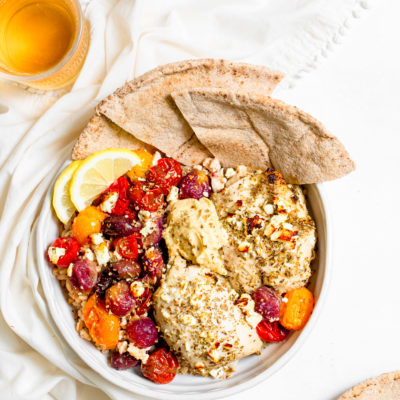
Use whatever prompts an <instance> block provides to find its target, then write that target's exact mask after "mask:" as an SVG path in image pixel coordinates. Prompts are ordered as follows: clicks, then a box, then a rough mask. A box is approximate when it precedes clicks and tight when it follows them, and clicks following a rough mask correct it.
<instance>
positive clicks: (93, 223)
mask: <svg viewBox="0 0 400 400" xmlns="http://www.w3.org/2000/svg"><path fill="white" fill-rule="evenodd" d="M106 217H107V214H105V213H103V212H102V211H101V210H99V209H98V208H96V207H93V206H89V207H86V208H85V209H84V210H82V211H81V212H80V213H79V214H78V215H77V216H76V217H75V219H74V222H73V223H72V234H73V235H74V237H75V238H76V239H77V240H78V242H79V243H80V244H84V243H86V241H87V240H88V237H89V236H90V235H92V234H93V233H99V232H100V231H101V223H102V222H103V221H104V220H105V219H106Z"/></svg>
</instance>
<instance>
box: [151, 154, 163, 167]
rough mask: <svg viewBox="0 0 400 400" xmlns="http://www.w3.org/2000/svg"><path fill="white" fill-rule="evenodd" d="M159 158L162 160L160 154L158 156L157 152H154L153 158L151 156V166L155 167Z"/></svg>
mask: <svg viewBox="0 0 400 400" xmlns="http://www.w3.org/2000/svg"><path fill="white" fill-rule="evenodd" d="M161 158H162V156H161V154H160V153H159V152H158V151H156V152H155V153H154V156H153V161H152V164H153V165H157V163H158V160H160V159H161Z"/></svg>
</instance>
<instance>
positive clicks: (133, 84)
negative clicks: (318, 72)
mask: <svg viewBox="0 0 400 400" xmlns="http://www.w3.org/2000/svg"><path fill="white" fill-rule="evenodd" d="M203 68H204V69H208V70H221V71H222V72H223V71H225V72H224V73H231V74H232V77H239V76H240V77H242V78H243V79H248V78H249V77H251V76H257V77H258V79H260V80H261V79H265V83H266V84H267V83H268V86H266V87H265V88H264V90H265V92H266V93H267V94H271V93H272V91H273V90H274V89H275V87H276V86H277V85H278V84H279V82H280V81H281V80H282V79H283V78H284V76H285V75H284V74H283V73H282V72H279V71H277V70H274V69H271V68H268V67H265V66H263V65H253V64H247V63H240V62H233V61H228V60H224V59H214V58H201V59H193V60H182V61H177V62H173V63H169V64H164V65H160V66H159V67H156V68H154V69H152V70H150V71H148V72H145V73H144V74H142V75H140V76H139V77H137V78H135V79H133V80H132V81H129V82H127V83H126V84H125V85H124V86H122V87H120V88H119V89H117V90H116V91H115V92H114V93H112V94H111V95H109V96H108V97H106V98H105V99H104V100H103V101H101V102H100V103H99V105H98V106H97V108H96V112H98V113H103V111H104V110H105V109H106V107H107V104H108V103H109V102H110V101H111V102H113V100H114V98H115V97H120V98H121V97H124V96H126V95H127V94H129V93H133V92H135V91H137V90H139V89H143V88H145V87H148V86H150V85H151V84H153V83H154V82H155V81H156V80H157V79H161V78H163V77H164V76H167V75H174V74H179V73H182V72H186V71H188V70H193V69H203ZM234 79H235V78H234Z"/></svg>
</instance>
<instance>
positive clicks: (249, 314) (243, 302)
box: [235, 293, 262, 328]
mask: <svg viewBox="0 0 400 400" xmlns="http://www.w3.org/2000/svg"><path fill="white" fill-rule="evenodd" d="M235 304H236V305H237V306H238V307H239V308H240V309H241V310H242V312H243V314H244V316H245V319H246V321H247V323H248V324H249V325H250V326H251V327H252V328H255V327H256V326H257V325H258V323H259V322H260V321H261V320H262V316H261V315H260V314H258V313H256V312H255V311H254V306H255V304H254V300H253V299H252V298H251V297H250V295H248V294H247V293H244V294H242V295H241V296H240V297H239V299H238V300H236V302H235Z"/></svg>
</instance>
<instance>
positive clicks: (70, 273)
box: [67, 263, 74, 277]
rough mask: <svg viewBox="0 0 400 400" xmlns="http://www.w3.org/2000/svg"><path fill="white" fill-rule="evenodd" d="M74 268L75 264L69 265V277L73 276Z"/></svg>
mask: <svg viewBox="0 0 400 400" xmlns="http://www.w3.org/2000/svg"><path fill="white" fill-rule="evenodd" d="M72 268H74V264H73V263H71V264H69V265H68V269H67V276H68V277H71V276H72Z"/></svg>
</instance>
